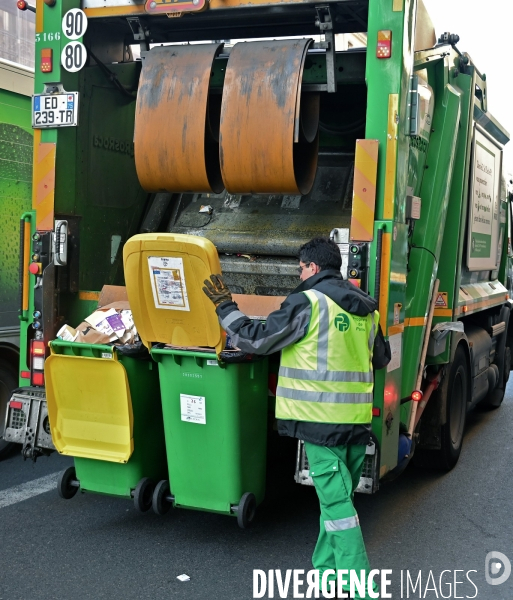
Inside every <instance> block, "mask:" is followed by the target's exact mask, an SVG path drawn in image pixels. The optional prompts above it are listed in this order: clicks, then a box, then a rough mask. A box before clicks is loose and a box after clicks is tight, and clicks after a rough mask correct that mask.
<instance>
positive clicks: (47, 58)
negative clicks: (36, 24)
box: [39, 48, 52, 73]
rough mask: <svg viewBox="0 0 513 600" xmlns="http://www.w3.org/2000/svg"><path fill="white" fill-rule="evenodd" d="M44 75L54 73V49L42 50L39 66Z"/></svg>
mask: <svg viewBox="0 0 513 600" xmlns="http://www.w3.org/2000/svg"><path fill="white" fill-rule="evenodd" d="M39 67H40V69H41V72H42V73H51V72H52V49H51V48H43V49H42V50H41V64H40V65H39Z"/></svg>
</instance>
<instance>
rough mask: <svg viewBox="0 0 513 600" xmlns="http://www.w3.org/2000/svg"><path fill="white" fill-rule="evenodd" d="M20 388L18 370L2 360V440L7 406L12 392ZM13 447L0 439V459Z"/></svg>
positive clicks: (0, 376)
mask: <svg viewBox="0 0 513 600" xmlns="http://www.w3.org/2000/svg"><path fill="white" fill-rule="evenodd" d="M17 387H18V378H17V372H16V370H15V369H14V368H13V367H12V366H11V365H10V364H9V363H8V362H7V361H5V360H0V438H2V437H3V435H4V429H5V418H6V414H7V405H8V403H9V400H10V399H11V392H12V390H14V389H15V388H17ZM12 446H13V444H12V443H11V442H6V441H5V440H3V439H0V458H1V457H2V456H3V455H5V454H7V452H8V450H9V449H10V448H11V447H12Z"/></svg>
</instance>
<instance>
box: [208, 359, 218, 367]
mask: <svg viewBox="0 0 513 600" xmlns="http://www.w3.org/2000/svg"><path fill="white" fill-rule="evenodd" d="M207 365H208V366H209V367H218V366H219V363H218V362H217V360H207Z"/></svg>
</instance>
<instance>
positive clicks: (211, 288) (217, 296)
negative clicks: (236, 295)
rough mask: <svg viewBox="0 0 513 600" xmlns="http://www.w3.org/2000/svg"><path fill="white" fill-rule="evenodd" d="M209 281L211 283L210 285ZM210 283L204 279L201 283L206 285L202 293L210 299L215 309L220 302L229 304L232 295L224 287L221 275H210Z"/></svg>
mask: <svg viewBox="0 0 513 600" xmlns="http://www.w3.org/2000/svg"><path fill="white" fill-rule="evenodd" d="M210 281H211V282H212V283H210ZM210 281H209V280H208V279H205V281H204V282H203V283H204V284H205V285H206V287H204V288H203V291H204V292H205V294H206V295H207V296H208V297H209V298H210V300H212V302H213V303H214V305H215V306H216V308H217V307H218V306H219V305H220V304H221V303H222V302H227V301H229V302H231V300H232V294H231V292H230V290H229V289H228V288H227V287H226V285H225V283H224V281H223V278H222V277H221V275H211V276H210Z"/></svg>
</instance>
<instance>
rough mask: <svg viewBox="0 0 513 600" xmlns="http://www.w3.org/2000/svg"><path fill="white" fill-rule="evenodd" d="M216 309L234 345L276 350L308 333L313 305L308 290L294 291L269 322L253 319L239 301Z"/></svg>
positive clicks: (251, 349) (256, 351) (254, 350)
mask: <svg viewBox="0 0 513 600" xmlns="http://www.w3.org/2000/svg"><path fill="white" fill-rule="evenodd" d="M216 312H217V314H218V316H219V322H220V324H221V327H222V328H223V329H224V330H225V331H226V333H227V334H228V335H229V336H230V338H231V342H232V344H233V345H234V346H236V347H237V348H240V349H241V350H242V351H244V352H248V353H251V354H272V353H273V352H278V351H279V350H282V349H283V348H285V347H286V346H290V344H294V343H295V342H298V341H299V340H300V339H302V338H303V337H304V336H305V333H306V331H307V328H308V324H309V322H310V315H311V307H310V301H309V300H308V298H307V297H306V296H305V294H291V295H290V296H289V297H288V298H287V299H286V300H285V301H284V302H283V304H282V305H281V307H280V308H279V310H275V311H274V312H272V313H271V314H270V315H269V316H268V317H267V320H266V321H265V322H262V321H260V320H257V319H250V318H249V317H248V316H247V315H245V314H244V313H243V312H241V311H240V310H239V307H238V306H237V304H236V303H235V302H223V303H222V304H220V305H219V306H218V307H217V308H216Z"/></svg>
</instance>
